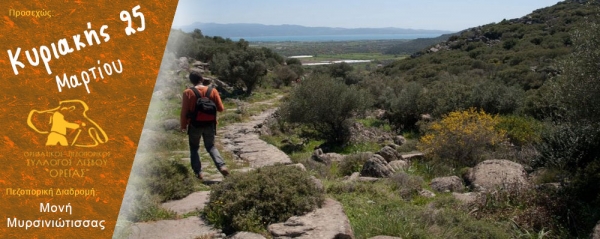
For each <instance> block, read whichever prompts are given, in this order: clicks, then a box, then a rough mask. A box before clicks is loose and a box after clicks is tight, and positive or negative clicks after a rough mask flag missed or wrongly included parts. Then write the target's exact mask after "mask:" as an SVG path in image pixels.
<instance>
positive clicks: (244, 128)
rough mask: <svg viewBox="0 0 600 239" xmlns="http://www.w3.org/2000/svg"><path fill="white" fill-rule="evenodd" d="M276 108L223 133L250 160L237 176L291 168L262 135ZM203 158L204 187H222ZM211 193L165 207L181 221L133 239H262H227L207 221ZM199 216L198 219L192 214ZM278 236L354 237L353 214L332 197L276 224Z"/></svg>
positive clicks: (150, 226) (254, 237)
mask: <svg viewBox="0 0 600 239" xmlns="http://www.w3.org/2000/svg"><path fill="white" fill-rule="evenodd" d="M280 98H281V97H276V98H275V99H271V100H267V101H262V102H255V103H253V104H254V105H256V104H267V105H271V104H272V103H273V102H274V101H275V100H279V99H280ZM275 110H276V109H275V108H271V109H268V110H265V111H263V112H262V113H260V114H259V115H256V116H252V117H251V119H250V120H249V121H247V122H242V123H235V124H231V125H228V126H225V127H223V128H221V129H219V131H218V133H217V134H218V135H217V140H219V141H220V143H221V145H222V146H223V148H224V149H225V150H227V151H229V152H232V153H233V154H235V155H236V157H237V160H241V161H240V162H245V165H248V166H247V167H243V168H238V169H235V170H232V173H243V172H247V171H249V170H252V169H254V168H259V167H264V166H268V165H273V164H278V163H280V164H291V163H292V161H291V160H290V158H289V157H288V156H287V155H286V154H285V153H284V152H282V151H281V150H279V149H278V148H277V147H275V146H273V145H270V144H268V143H266V142H264V141H262V140H261V139H260V138H259V134H258V133H256V131H257V128H260V127H261V125H262V124H263V122H264V121H265V120H266V119H267V118H268V117H269V116H270V115H271V114H273V113H274V112H275ZM200 153H201V160H202V165H203V176H204V183H205V184H211V183H218V182H220V181H221V180H223V176H221V174H219V173H218V171H217V169H216V168H215V166H214V164H213V163H212V161H211V160H210V157H209V156H208V155H207V154H206V152H203V150H201V151H200ZM171 154H172V155H173V157H181V159H182V160H183V161H185V162H189V158H186V157H189V153H188V152H187V151H185V150H181V151H173V152H171ZM209 195H210V192H209V191H197V192H194V193H192V194H190V195H188V196H187V197H185V198H183V199H180V200H175V201H169V202H166V203H163V204H162V205H161V206H162V207H163V208H165V209H168V210H171V211H174V212H176V213H177V215H178V217H179V218H182V219H176V220H161V221H154V222H140V223H135V224H133V225H132V227H131V234H130V236H129V238H144V239H147V238H156V239H159V238H173V239H198V238H202V239H208V238H237V239H259V238H264V237H263V236H262V235H259V234H255V233H249V232H239V233H237V234H235V235H231V236H229V237H226V235H225V234H222V233H221V232H220V231H219V230H217V229H215V228H213V227H211V226H210V225H208V224H207V222H205V221H203V219H201V218H200V217H199V216H197V212H198V211H199V210H202V209H203V208H204V206H205V205H206V203H207V202H208V201H209ZM186 214H187V215H193V216H186ZM269 231H270V233H271V234H272V235H273V237H274V238H332V239H333V238H354V235H353V233H352V229H351V227H350V224H349V220H348V218H347V216H346V215H345V214H344V211H343V209H342V206H341V204H340V203H339V202H336V201H334V200H332V199H327V201H326V203H325V204H324V206H323V207H322V208H319V209H317V210H315V211H313V212H311V213H309V214H307V215H305V216H301V217H292V218H290V219H289V220H288V221H287V222H285V223H278V224H274V225H272V226H270V227H269Z"/></svg>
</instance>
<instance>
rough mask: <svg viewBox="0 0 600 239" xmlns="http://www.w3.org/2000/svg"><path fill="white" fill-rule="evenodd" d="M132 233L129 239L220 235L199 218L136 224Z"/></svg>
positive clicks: (173, 238)
mask: <svg viewBox="0 0 600 239" xmlns="http://www.w3.org/2000/svg"><path fill="white" fill-rule="evenodd" d="M131 231H132V233H131V234H130V235H129V239H164V238H169V239H195V238H199V237H202V236H207V235H214V234H219V233H220V232H219V231H217V230H216V229H214V228H212V227H210V226H208V225H206V224H205V223H204V222H203V221H202V220H200V218H199V217H188V218H185V219H180V220H162V221H156V222H141V223H135V224H133V225H132V226H131Z"/></svg>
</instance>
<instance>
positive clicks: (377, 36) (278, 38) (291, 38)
mask: <svg viewBox="0 0 600 239" xmlns="http://www.w3.org/2000/svg"><path fill="white" fill-rule="evenodd" d="M441 35H442V34H433V33H422V34H358V35H306V36H254V37H230V39H231V40H233V41H239V40H240V39H244V40H245V41H248V42H327V41H364V40H410V39H417V38H435V37H439V36H441Z"/></svg>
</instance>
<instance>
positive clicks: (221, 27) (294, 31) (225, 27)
mask: <svg viewBox="0 0 600 239" xmlns="http://www.w3.org/2000/svg"><path fill="white" fill-rule="evenodd" d="M180 29H181V30H183V31H185V32H192V31H194V29H201V30H202V33H203V34H204V35H208V36H221V37H224V38H228V37H256V36H313V35H362V34H445V33H450V32H449V31H443V30H417V29H403V28H393V27H387V28H339V27H336V28H333V27H305V26H299V25H263V24H246V23H244V24H242V23H238V24H219V23H198V22H197V23H193V24H190V25H187V26H182V27H180Z"/></svg>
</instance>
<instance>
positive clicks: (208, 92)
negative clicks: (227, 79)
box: [206, 85, 215, 99]
mask: <svg viewBox="0 0 600 239" xmlns="http://www.w3.org/2000/svg"><path fill="white" fill-rule="evenodd" d="M214 88H215V86H213V85H210V86H209V87H208V90H206V98H209V99H210V93H212V91H213V89H214Z"/></svg>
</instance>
